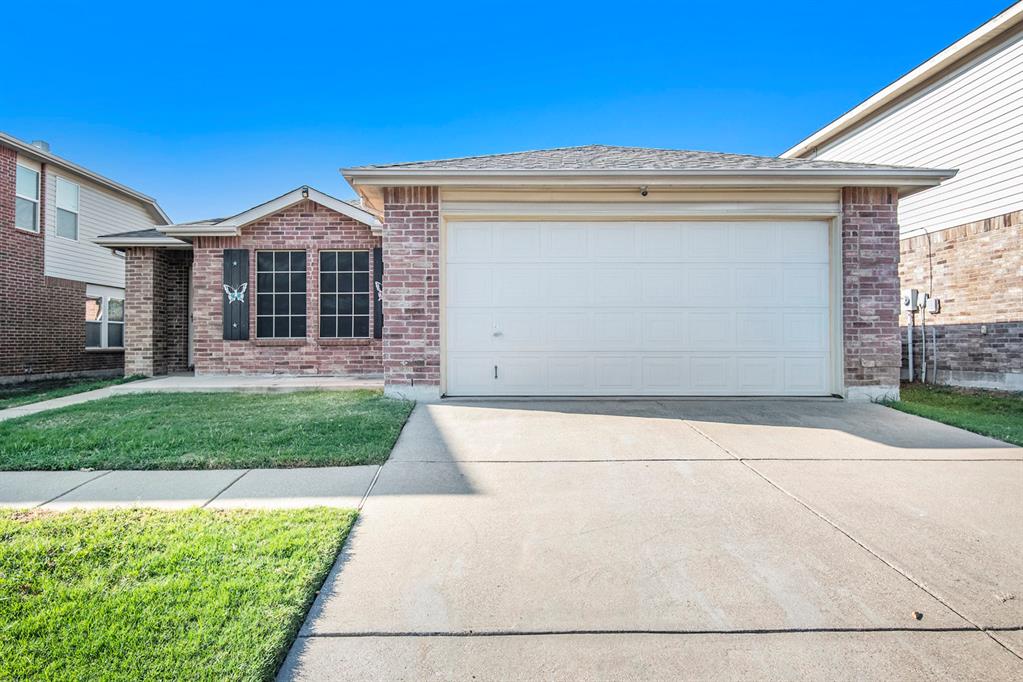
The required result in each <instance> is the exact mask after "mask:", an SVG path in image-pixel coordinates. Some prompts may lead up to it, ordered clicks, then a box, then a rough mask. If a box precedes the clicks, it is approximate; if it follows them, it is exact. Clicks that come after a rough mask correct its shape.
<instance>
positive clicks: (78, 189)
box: [53, 175, 82, 242]
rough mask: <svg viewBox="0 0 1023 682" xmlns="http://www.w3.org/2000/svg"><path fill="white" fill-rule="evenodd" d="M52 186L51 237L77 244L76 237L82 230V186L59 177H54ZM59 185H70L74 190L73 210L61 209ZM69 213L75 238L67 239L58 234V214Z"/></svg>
mask: <svg viewBox="0 0 1023 682" xmlns="http://www.w3.org/2000/svg"><path fill="white" fill-rule="evenodd" d="M53 177H54V185H53V235H54V236H55V237H60V238H61V239H66V240H68V241H70V242H77V241H78V237H79V235H80V234H81V230H82V186H81V185H80V184H78V183H77V182H72V181H71V180H68V179H67V178H64V177H61V176H60V175H54V176H53ZM60 183H64V184H65V185H71V186H73V187H74V188H75V208H74V210H71V209H70V208H63V207H62V206H61V205H60ZM61 211H64V212H65V213H71V214H73V215H74V216H75V236H74V238H71V237H67V236H65V235H62V234H61V233H60V212H61Z"/></svg>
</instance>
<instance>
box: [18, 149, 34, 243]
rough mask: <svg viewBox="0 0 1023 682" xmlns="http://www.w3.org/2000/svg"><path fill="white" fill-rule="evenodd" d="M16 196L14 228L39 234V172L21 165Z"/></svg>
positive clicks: (19, 166)
mask: <svg viewBox="0 0 1023 682" xmlns="http://www.w3.org/2000/svg"><path fill="white" fill-rule="evenodd" d="M14 194H15V198H14V226H15V227H20V228H21V229H23V230H29V231H30V232H38V231H39V172H38V171H34V170H32V169H31V168H26V167H25V166H22V165H20V164H19V165H18V178H17V181H16V185H15V189H14Z"/></svg>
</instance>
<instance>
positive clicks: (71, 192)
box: [57, 178, 78, 240]
mask: <svg viewBox="0 0 1023 682" xmlns="http://www.w3.org/2000/svg"><path fill="white" fill-rule="evenodd" d="M57 236H59V237H64V238H65V239H74V240H77V239H78V185H76V184H75V183H73V182H68V181H67V180H65V179H64V178H57Z"/></svg>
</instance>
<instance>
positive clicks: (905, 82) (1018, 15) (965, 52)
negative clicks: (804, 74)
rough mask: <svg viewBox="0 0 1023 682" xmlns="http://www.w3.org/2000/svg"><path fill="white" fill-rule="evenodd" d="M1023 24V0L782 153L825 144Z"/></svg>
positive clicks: (795, 153)
mask: <svg viewBox="0 0 1023 682" xmlns="http://www.w3.org/2000/svg"><path fill="white" fill-rule="evenodd" d="M1021 25H1023V3H1019V4H1015V5H1013V6H1012V7H1009V8H1008V9H1006V10H1005V11H1004V12H1002V13H1000V14H999V15H998V16H996V17H994V18H992V19H991V20H990V21H988V22H987V23H985V24H983V25H982V26H980V27H979V28H977V29H976V30H974V31H971V32H970V33H968V34H967V35H966V36H964V37H962V38H961V39H959V40H957V41H956V42H954V43H953V44H952V45H950V46H948V47H947V48H945V49H944V50H942V51H941V52H939V53H938V54H936V55H934V56H933V57H931V58H930V59H928V60H927V61H925V62H924V63H923V64H921V65H920V66H918V67H916V68H915V69H913V70H912V71H910V72H909V73H907V74H905V75H904V76H902V77H901V78H899V79H898V80H896V81H895V82H893V83H891V84H890V85H888V86H887V87H885V88H884V89H882V90H880V91H878V92H877V93H875V94H874V95H872V96H870V97H869V98H867V99H866V100H864V101H863V102H861V103H860V104H858V105H857V106H856V107H854V108H853V109H850V110H849V111H847V112H846V113H845V114H843V115H842V116H839V117H838V118H837V119H835V120H834V121H832V122H831V123H829V124H827V125H826V126H824V127H823V128H821V129H820V130H818V131H817V132H815V133H813V134H812V135H810V136H809V137H807V138H806V139H804V140H802V141H801V142H799V143H797V144H795V145H794V146H793V147H792V148H790V149H788V150H786V151H785V152H783V153H782V154H781V155H780V156H781V157H782V158H786V159H792V158H799V157H802V156H804V155H806V154H807V153H809V152H812V151H813V149H814V148H816V147H820V146H821V145H823V144H826V143H827V142H829V141H831V140H832V139H834V138H836V137H838V136H839V135H841V134H842V133H844V132H846V131H847V130H849V129H851V128H853V127H855V126H857V125H859V124H861V123H863V122H864V121H865V120H867V119H869V118H870V117H871V116H873V115H874V114H876V113H878V112H879V111H881V110H883V109H885V108H887V107H888V106H889V105H891V104H892V103H894V102H895V101H897V100H898V99H899V98H900V97H903V96H904V95H907V94H908V93H910V92H911V91H913V90H914V89H916V88H918V87H920V86H921V85H923V84H925V83H927V82H928V81H931V80H932V79H934V78H936V77H938V76H939V75H941V74H942V72H944V71H945V70H947V69H949V68H950V67H954V66H956V65H958V64H960V63H962V62H963V60H965V59H968V58H969V57H971V56H973V55H975V54H977V53H978V52H980V51H981V50H984V49H988V48H990V47H991V46H992V45H994V44H996V43H997V41H999V40H1001V39H1002V38H1004V37H1005V36H1007V35H1009V33H1010V32H1012V31H1014V29H1016V28H1017V27H1019V26H1021Z"/></svg>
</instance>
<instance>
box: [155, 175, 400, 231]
mask: <svg viewBox="0 0 1023 682" xmlns="http://www.w3.org/2000/svg"><path fill="white" fill-rule="evenodd" d="M306 199H308V200H309V201H312V202H314V203H317V204H319V205H321V206H325V207H326V208H329V209H330V210H332V211H335V212H337V213H340V214H342V215H345V216H348V217H349V218H351V219H352V220H357V221H359V222H360V223H362V224H364V225H368V226H369V228H370V230H371V231H372V232H373V233H374V234H376V235H379V234H380V233H381V230H382V229H383V223H381V222H380V220H379V219H378V218H377V217H376V216H375V215H373V214H372V213H370V212H369V211H366V210H364V209H361V208H359V207H357V206H353V205H352V204H349V203H348V202H346V201H341V200H340V199H336V198H335V197H332V196H330V195H329V194H324V193H323V192H321V191H319V190H317V189H314V188H312V187H308V186H305V187H299V188H298V189H294V190H292V191H290V192H288V193H287V194H282V195H281V196H279V197H277V198H276V199H271V200H270V201H267V202H265V203H262V204H260V205H259V206H255V207H253V208H250V209H248V210H246V211H242V212H241V213H239V214H238V215H234V216H231V217H230V218H225V219H224V220H221V221H220V222H218V223H214V224H212V225H210V224H206V225H203V224H192V225H188V224H185V225H163V226H158V227H157V228H156V229H158V230H160V231H161V232H163V233H164V234H166V235H170V236H178V237H206V236H209V237H218V236H223V237H234V236H237V235H239V234H241V230H242V228H244V227H245V226H246V225H249V224H250V223H254V222H256V221H257V220H261V219H262V218H266V217H267V216H271V215H273V214H275V213H279V212H281V211H283V210H284V209H286V208H288V207H289V206H294V205H295V204H297V203H299V202H300V201H304V200H306Z"/></svg>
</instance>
